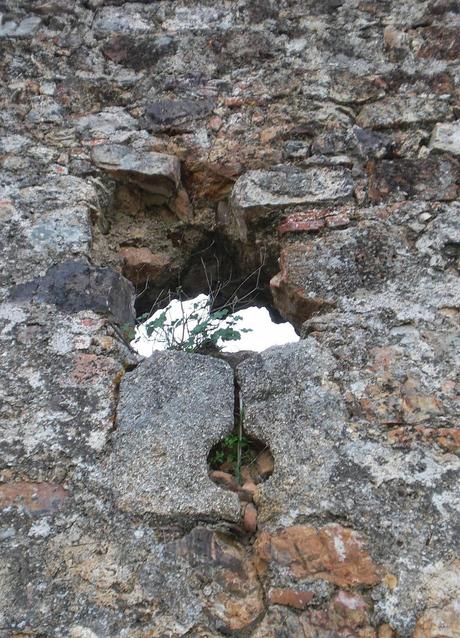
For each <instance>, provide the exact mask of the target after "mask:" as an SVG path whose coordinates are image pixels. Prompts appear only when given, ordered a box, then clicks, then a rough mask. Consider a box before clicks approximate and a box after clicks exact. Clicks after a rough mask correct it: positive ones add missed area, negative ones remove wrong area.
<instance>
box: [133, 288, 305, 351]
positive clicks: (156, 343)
mask: <svg viewBox="0 0 460 638" xmlns="http://www.w3.org/2000/svg"><path fill="white" fill-rule="evenodd" d="M194 304H195V311H196V310H197V309H198V313H199V315H200V320H202V319H204V318H205V317H206V316H207V313H208V297H207V296H206V295H198V297H195V299H190V300H188V301H183V302H182V307H181V303H180V301H178V300H177V299H174V300H173V301H171V303H170V304H169V305H168V306H167V307H166V308H163V309H162V310H158V311H157V312H155V313H154V314H153V315H152V316H151V317H150V318H149V319H147V321H145V322H144V323H143V324H141V325H140V326H139V327H138V328H137V329H136V336H135V338H134V340H133V341H131V345H132V347H133V348H134V349H135V350H136V352H138V353H139V354H140V355H142V356H143V357H149V356H150V355H151V354H152V352H154V351H155V350H166V347H167V345H166V342H165V341H164V340H163V339H162V338H161V335H160V334H157V333H154V334H152V335H151V337H150V338H149V337H147V333H146V329H145V328H146V324H148V323H149V322H150V321H154V320H155V319H156V318H157V317H158V316H159V315H160V314H161V313H162V312H165V311H166V317H167V320H168V321H171V320H174V319H179V318H181V317H182V316H183V314H182V313H184V316H185V317H187V316H189V315H190V314H192V312H193V310H194ZM235 314H236V315H237V316H238V317H241V320H240V321H238V323H237V324H236V325H235V326H234V328H235V330H241V329H242V328H248V329H250V330H251V332H242V333H241V339H239V340H238V341H226V342H221V343H219V346H221V348H222V351H223V352H238V351H239V350H253V351H255V352H261V351H262V350H266V349H267V348H270V346H280V345H283V344H285V343H294V342H296V341H298V340H299V337H298V335H297V334H296V332H295V330H294V328H293V327H292V326H291V324H290V323H273V321H272V320H271V318H270V314H269V312H268V310H267V309H266V308H257V307H256V306H252V307H251V308H246V309H244V310H239V311H238V312H236V313H235ZM219 323H220V324H222V326H225V320H223V321H221V322H219ZM196 324H197V321H196V320H189V321H188V322H187V329H188V330H191V329H192V328H194V326H195V325H196ZM219 327H220V326H219ZM181 335H182V326H180V327H178V328H176V337H177V339H178V340H180V338H181Z"/></svg>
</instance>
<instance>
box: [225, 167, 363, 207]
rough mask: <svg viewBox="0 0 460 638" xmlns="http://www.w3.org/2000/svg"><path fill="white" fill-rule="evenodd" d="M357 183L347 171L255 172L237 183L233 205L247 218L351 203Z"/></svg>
mask: <svg viewBox="0 0 460 638" xmlns="http://www.w3.org/2000/svg"><path fill="white" fill-rule="evenodd" d="M352 193H353V180H352V178H351V173H350V171H349V170H347V169H344V168H309V169H307V170H305V171H300V170H298V169H296V168H294V167H292V166H284V167H280V168H278V169H277V170H271V171H252V172H249V173H246V174H245V175H243V176H242V177H240V178H239V180H238V181H237V182H236V184H235V186H234V189H233V193H232V201H233V206H234V207H235V209H236V210H237V211H242V215H243V216H244V217H245V218H249V219H250V218H251V217H254V216H257V215H258V214H260V213H261V212H263V211H264V210H266V209H270V208H275V209H283V208H287V207H289V206H295V205H299V204H300V205H304V204H321V203H329V202H335V201H342V200H345V199H349V198H350V197H351V195H352Z"/></svg>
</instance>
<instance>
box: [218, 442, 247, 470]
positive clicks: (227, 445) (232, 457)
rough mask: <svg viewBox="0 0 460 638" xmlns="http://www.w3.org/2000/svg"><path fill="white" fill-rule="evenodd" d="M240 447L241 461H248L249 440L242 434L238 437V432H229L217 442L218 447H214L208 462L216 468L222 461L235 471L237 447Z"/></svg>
mask: <svg viewBox="0 0 460 638" xmlns="http://www.w3.org/2000/svg"><path fill="white" fill-rule="evenodd" d="M239 447H240V449H241V456H242V461H243V462H245V461H248V460H250V459H249V458H246V457H248V456H250V447H251V442H250V441H249V439H248V438H246V437H245V436H244V435H243V436H242V437H241V438H240V436H239V435H238V434H229V435H228V436H226V437H225V438H224V439H222V441H221V442H220V444H219V448H218V449H216V450H215V451H214V453H213V455H212V456H211V458H210V464H211V466H212V467H214V468H217V467H220V466H222V465H223V464H224V463H225V464H227V465H228V466H229V469H231V470H233V471H235V470H236V469H237V467H236V466H237V462H238V448H239Z"/></svg>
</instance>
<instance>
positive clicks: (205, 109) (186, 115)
mask: <svg viewBox="0 0 460 638" xmlns="http://www.w3.org/2000/svg"><path fill="white" fill-rule="evenodd" d="M213 107H214V102H213V101H212V100H210V99H194V100H192V99H181V100H158V101H156V102H151V103H150V104H149V105H148V106H147V109H146V113H147V116H148V117H149V118H150V120H151V121H152V122H153V123H154V124H156V125H160V126H171V125H172V124H174V125H175V124H176V123H178V122H181V121H183V120H190V119H197V118H200V117H205V116H206V115H207V114H208V113H209V112H210V111H212V109H213Z"/></svg>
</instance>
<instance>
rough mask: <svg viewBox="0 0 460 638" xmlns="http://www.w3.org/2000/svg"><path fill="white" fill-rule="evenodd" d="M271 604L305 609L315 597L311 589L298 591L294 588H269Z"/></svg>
mask: <svg viewBox="0 0 460 638" xmlns="http://www.w3.org/2000/svg"><path fill="white" fill-rule="evenodd" d="M268 597H269V601H270V604H271V605H284V606H286V607H293V608H294V609H305V608H306V607H307V606H308V605H309V603H311V601H312V600H313V598H314V597H315V594H314V592H312V591H298V590H295V589H277V588H275V589H271V590H270V592H269V595H268Z"/></svg>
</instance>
